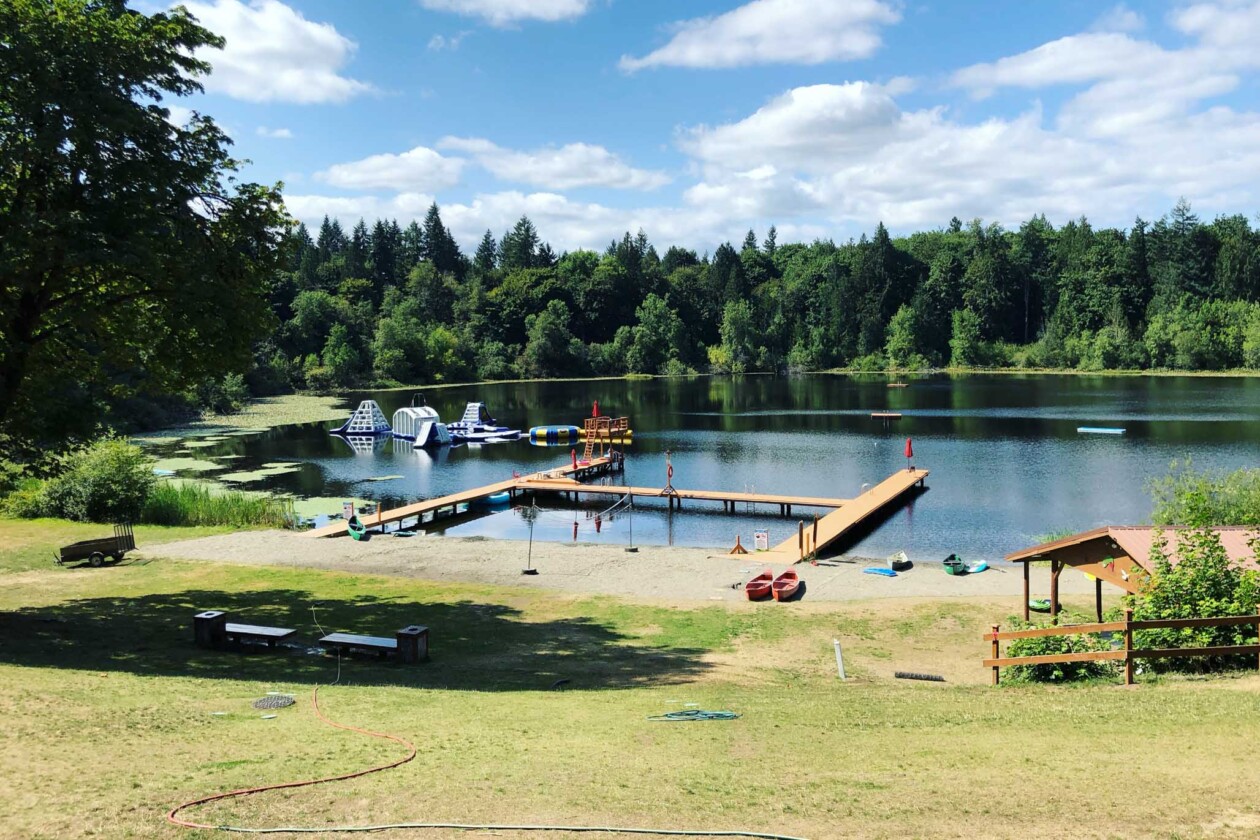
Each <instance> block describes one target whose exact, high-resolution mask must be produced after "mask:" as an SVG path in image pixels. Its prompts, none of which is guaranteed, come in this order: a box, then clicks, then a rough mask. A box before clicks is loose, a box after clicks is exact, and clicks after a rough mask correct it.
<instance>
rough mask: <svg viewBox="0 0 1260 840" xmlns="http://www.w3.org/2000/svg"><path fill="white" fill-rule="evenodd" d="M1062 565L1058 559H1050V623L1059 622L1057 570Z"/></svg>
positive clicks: (1058, 570)
mask: <svg viewBox="0 0 1260 840" xmlns="http://www.w3.org/2000/svg"><path fill="white" fill-rule="evenodd" d="M1062 568H1063V567H1062V566H1061V565H1060V564H1059V561H1058V560H1055V559H1054V558H1051V559H1050V623H1051V624H1058V623H1059V572H1060V570H1061V569H1062Z"/></svg>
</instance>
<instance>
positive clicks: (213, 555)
mask: <svg viewBox="0 0 1260 840" xmlns="http://www.w3.org/2000/svg"><path fill="white" fill-rule="evenodd" d="M144 554H145V555H146V556H150V557H154V558H166V559H175V560H191V561H203V562H205V561H208V562H226V563H235V564H240V565H258V566H292V567H295V568H296V567H302V568H311V569H322V570H326V571H342V572H356V573H366V574H380V575H387V576H392V577H410V578H416V579H420V580H427V581H433V582H442V581H458V582H460V583H473V584H486V585H491V586H502V587H523V588H525V589H527V590H550V591H555V592H565V593H569V594H572V595H579V596H615V597H621V598H630V599H635V600H648V601H653V602H665V603H669V604H673V605H702V604H717V603H721V604H724V605H736V604H745V605H747V604H748V603H749V602H748V599H747V597H746V596H745V595H744V592H743V588H742V585H743V583H744V582H745V581H747V580H748V579H749V578H751V577H752V576H753V575H755V574H757V573H759V572H761V571H762V570H764V569H766V568H771V569H772V570H773V571H775V573H776V574H777V573H778V572H780V571H782V570H784V569H785V568H787V567H786V566H783V565H781V564H768V563H765V562H763V561H760V560H759V559H758V557H757V555H756V554H747V555H729V554H726V553H724V550H722V549H704V548H683V547H669V546H650V545H644V546H640V547H639V551H638V552H635V553H630V552H627V551H626V550H625V548H624V547H623V546H608V545H601V544H597V543H544V542H537V541H535V542H534V543H533V549H532V556H531V552H530V549H529V544H528V543H527V542H526V541H523V540H499V539H491V538H486V537H447V536H439V535H417V536H415V537H411V538H397V537H393V536H381V535H375V536H374V537H373V538H372V539H370V540H368V541H366V542H355V541H354V540H351V539H347V538H335V539H313V538H311V537H309V536H306V535H304V534H302V533H294V532H289V531H246V532H240V533H234V534H224V535H219V536H212V537H202V538H199V539H195V540H186V541H183V542H174V543H166V544H163V545H160V546H155V547H154V548H152V549H149V550H146V551H144ZM527 563H528V564H529V565H530V566H532V567H533V568H534V569H536V570H537V574H532V575H526V574H523V573H522V570H523V569H524V568H525V567H526V565H527ZM867 566H880V567H883V566H884V562H883V561H879V560H872V559H867V558H861V557H851V556H840V557H835V558H830V559H827V560H824V561H821V562H820V563H819V565H817V566H815V565H812V564H810V563H798V564H796V565H795V566H793V567H792V568H795V569H796V570H797V572H798V573H799V574H800V576H801V580H802V581H803V582H804V586H803V587H802V589H803V593H802V595H801V596H800V598H799V599H798V601H797V602H794V603H798V602H799V603H801V604H804V605H808V604H811V603H813V604H822V603H829V604H834V603H840V602H850V601H864V600H871V599H881V598H929V599H949V598H975V597H982V598H994V597H1005V596H1010V597H1011V599H1012V600H1011V611H1012V612H1013V613H1014V612H1018V611H1019V610H1020V609H1021V608H1022V604H1021V600H1022V595H1023V576H1022V574H1020V573H1019V570H1018V569H1017V568H1016V569H1003V568H990V569H989V570H988V571H986V572H981V573H978V574H974V575H965V576H961V577H954V576H951V575H947V574H945V573H944V571H943V568H942V566H941V565H940V564H937V563H921V564H916V565H915V566H914V568H912V569H910V570H909V571H906V572H902V573H900V574H898V576H897V577H895V578H892V577H884V576H881V575H872V574H866V573H864V572H863V568H865V567H867ZM1031 578H1032V587H1031V592H1032V594H1033V596H1034V597H1040V596H1043V595H1045V594H1046V593H1048V592H1049V578H1050V574H1049V568H1048V567H1042V568H1037V567H1033V568H1032V570H1031ZM1059 587H1060V592H1061V594H1062V595H1063V596H1065V597H1071V596H1084V595H1088V596H1092V595H1093V592H1094V586H1093V584H1092V583H1091V582H1089V581H1087V580H1086V579H1085V577H1084V576H1083V575H1065V576H1063V577H1062V578H1061V579H1060V581H1059Z"/></svg>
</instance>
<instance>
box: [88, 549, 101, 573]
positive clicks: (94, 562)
mask: <svg viewBox="0 0 1260 840" xmlns="http://www.w3.org/2000/svg"><path fill="white" fill-rule="evenodd" d="M88 563H90V564H91V566H92V568H94V569H95V568H99V567H100V566H102V565H103V564H104V563H105V555H104V554H101V553H100V552H99V551H93V552H92V555H91V556H90V557H88Z"/></svg>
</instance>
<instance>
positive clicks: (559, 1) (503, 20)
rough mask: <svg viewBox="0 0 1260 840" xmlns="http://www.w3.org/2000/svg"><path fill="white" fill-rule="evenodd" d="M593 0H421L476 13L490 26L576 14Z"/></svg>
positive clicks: (444, 9)
mask: <svg viewBox="0 0 1260 840" xmlns="http://www.w3.org/2000/svg"><path fill="white" fill-rule="evenodd" d="M593 3H594V0H420V5H421V6H424V7H425V8H426V9H431V10H433V11H435V12H454V13H455V14H458V15H464V16H466V17H479V18H481V19H482V20H484V21H486V22H487V23H489V24H490V25H491V26H510V25H512V24H514V23H518V22H520V21H523V20H541V21H547V22H555V21H560V20H572V19H573V18H579V17H581V16H582V15H584V14H586V12H587V11H588V10H589V9H590V7H591V6H592V4H593Z"/></svg>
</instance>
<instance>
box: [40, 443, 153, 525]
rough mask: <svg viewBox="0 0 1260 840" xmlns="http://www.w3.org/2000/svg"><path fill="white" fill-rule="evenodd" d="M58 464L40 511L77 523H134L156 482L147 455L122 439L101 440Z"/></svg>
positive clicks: (46, 485) (46, 486) (45, 490)
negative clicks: (56, 472)
mask: <svg viewBox="0 0 1260 840" xmlns="http://www.w3.org/2000/svg"><path fill="white" fill-rule="evenodd" d="M56 463H57V469H58V474H57V475H56V476H55V477H54V478H52V479H51V480H50V481H48V482H47V483H46V484H45V485H44V488H43V505H42V508H43V509H42V511H41V513H42V514H43V515H45V516H57V517H62V518H64V519H73V520H76V521H79V522H134V521H135V520H136V519H137V518H139V516H140V511H141V510H142V509H143V508H144V503H145V500H147V499H148V497H149V493H150V492H151V491H152V490H153V484H154V482H155V480H156V479H155V477H154V475H153V462H152V461H150V460H149V457H148V456H147V455H145V454H144V452H142V451H141V450H140V447H138V446H135V445H133V444H131V443H128V442H127V441H126V440H123V439H121V438H115V437H107V438H102V439H100V440H97V441H95V442H94V443H92V444H90V445H88V446H87V447H85V448H83V449H80V450H76V451H73V452H70V453H68V454H66V455H61V456H59V457H58V458H57V459H56Z"/></svg>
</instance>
